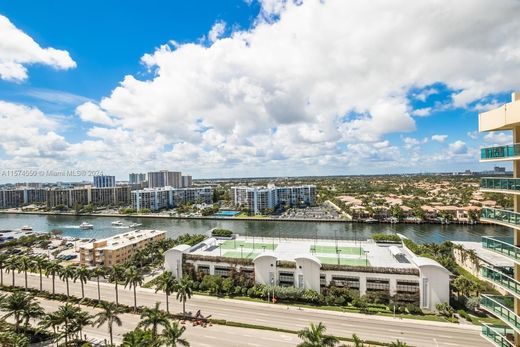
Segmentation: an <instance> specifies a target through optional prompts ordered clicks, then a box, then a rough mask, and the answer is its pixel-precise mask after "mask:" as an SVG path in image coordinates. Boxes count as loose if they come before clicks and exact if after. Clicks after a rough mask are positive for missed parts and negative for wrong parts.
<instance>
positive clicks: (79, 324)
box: [72, 310, 92, 340]
mask: <svg viewBox="0 0 520 347" xmlns="http://www.w3.org/2000/svg"><path fill="white" fill-rule="evenodd" d="M87 325H92V316H91V315H90V314H89V313H88V312H85V311H82V310H80V311H79V312H78V313H77V315H76V318H75V319H74V322H73V329H72V330H73V331H77V332H79V339H80V340H81V339H82V338H83V328H84V327H86V326H87Z"/></svg>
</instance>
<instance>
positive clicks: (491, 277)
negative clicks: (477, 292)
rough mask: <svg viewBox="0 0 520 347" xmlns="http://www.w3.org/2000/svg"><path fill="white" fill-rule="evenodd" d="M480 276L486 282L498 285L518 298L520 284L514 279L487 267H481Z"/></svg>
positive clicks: (519, 295) (519, 296)
mask: <svg viewBox="0 0 520 347" xmlns="http://www.w3.org/2000/svg"><path fill="white" fill-rule="evenodd" d="M480 274H481V275H482V277H484V278H485V279H487V280H488V281H491V282H493V283H495V284H497V285H499V286H500V287H502V288H504V289H505V290H507V291H508V292H509V293H511V294H513V295H514V296H516V297H518V298H520V282H518V281H516V280H515V279H514V278H512V277H509V276H508V275H506V274H504V273H503V272H500V271H498V270H495V269H492V268H490V267H487V266H483V267H482V268H481V269H480Z"/></svg>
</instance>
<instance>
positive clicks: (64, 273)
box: [59, 265, 76, 298]
mask: <svg viewBox="0 0 520 347" xmlns="http://www.w3.org/2000/svg"><path fill="white" fill-rule="evenodd" d="M75 274H76V270H75V269H74V267H72V266H70V265H69V266H64V267H62V268H61V271H60V272H59V276H60V279H61V280H62V281H65V284H66V285H67V298H68V297H69V296H70V294H69V279H72V278H74V276H75Z"/></svg>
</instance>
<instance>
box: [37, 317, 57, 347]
mask: <svg viewBox="0 0 520 347" xmlns="http://www.w3.org/2000/svg"><path fill="white" fill-rule="evenodd" d="M60 324H61V320H60V317H59V316H58V313H57V312H52V313H48V314H46V315H45V316H43V318H42V319H41V320H40V322H39V323H38V325H39V326H40V327H41V328H42V329H44V330H46V329H49V328H52V331H53V332H54V336H55V339H56V345H58V344H59V338H58V337H57V335H56V328H57V327H59V326H60Z"/></svg>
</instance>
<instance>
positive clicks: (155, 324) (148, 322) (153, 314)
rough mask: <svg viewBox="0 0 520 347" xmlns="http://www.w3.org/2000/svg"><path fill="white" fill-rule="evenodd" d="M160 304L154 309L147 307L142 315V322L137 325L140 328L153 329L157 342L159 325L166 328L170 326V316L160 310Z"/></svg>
mask: <svg viewBox="0 0 520 347" xmlns="http://www.w3.org/2000/svg"><path fill="white" fill-rule="evenodd" d="M159 305H160V303H159V302H156V303H155V307H154V308H149V307H146V308H144V309H143V312H142V313H141V321H140V322H139V324H138V325H137V327H138V328H144V329H148V328H149V327H152V329H151V331H152V339H153V340H154V341H155V339H156V338H157V329H158V328H159V325H162V326H163V327H166V325H167V324H168V316H167V314H166V313H164V312H163V311H161V310H159Z"/></svg>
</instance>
